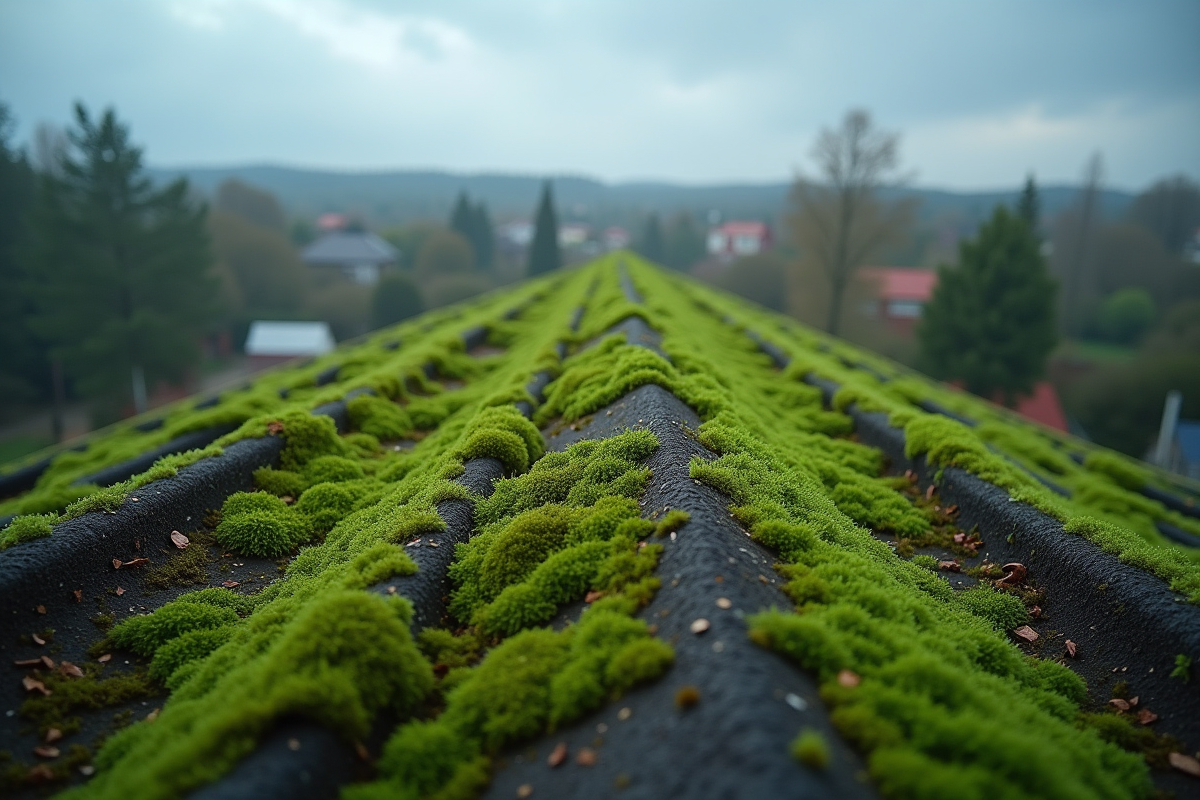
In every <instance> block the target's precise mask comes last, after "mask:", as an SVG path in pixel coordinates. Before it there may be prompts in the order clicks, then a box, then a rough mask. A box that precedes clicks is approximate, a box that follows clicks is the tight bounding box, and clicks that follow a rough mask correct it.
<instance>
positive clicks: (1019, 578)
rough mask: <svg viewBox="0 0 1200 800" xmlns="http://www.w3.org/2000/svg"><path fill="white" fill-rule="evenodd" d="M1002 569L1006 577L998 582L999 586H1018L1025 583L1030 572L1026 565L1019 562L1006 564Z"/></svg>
mask: <svg viewBox="0 0 1200 800" xmlns="http://www.w3.org/2000/svg"><path fill="white" fill-rule="evenodd" d="M1000 569H1002V570H1004V577H1003V578H1001V579H1000V580H998V581H996V585H997V586H1017V585H1019V584H1022V583H1024V582H1025V576H1026V575H1027V574H1028V572H1029V571H1028V570H1027V569H1025V565H1024V564H1021V563H1019V562H1017V561H1013V562H1011V563H1008V564H1005V565H1004V566H1003V567H1001V568H1000Z"/></svg>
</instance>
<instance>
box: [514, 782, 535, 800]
mask: <svg viewBox="0 0 1200 800" xmlns="http://www.w3.org/2000/svg"><path fill="white" fill-rule="evenodd" d="M532 796H533V784H532V783H522V784H521V785H520V786H518V787H517V797H518V798H519V800H525V798H527V797H532Z"/></svg>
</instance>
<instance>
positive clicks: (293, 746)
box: [288, 736, 300, 753]
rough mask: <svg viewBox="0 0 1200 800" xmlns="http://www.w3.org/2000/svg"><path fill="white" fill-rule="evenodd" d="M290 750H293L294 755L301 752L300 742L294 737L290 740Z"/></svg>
mask: <svg viewBox="0 0 1200 800" xmlns="http://www.w3.org/2000/svg"><path fill="white" fill-rule="evenodd" d="M288 750H291V751H292V752H293V753H295V752H298V751H299V750H300V740H299V739H297V738H296V737H294V736H293V737H292V738H290V739H288Z"/></svg>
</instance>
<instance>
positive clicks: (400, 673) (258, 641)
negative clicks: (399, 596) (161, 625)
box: [51, 591, 433, 798]
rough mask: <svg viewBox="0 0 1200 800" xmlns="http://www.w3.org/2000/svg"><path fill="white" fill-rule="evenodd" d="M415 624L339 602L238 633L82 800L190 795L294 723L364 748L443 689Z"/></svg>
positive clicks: (394, 607)
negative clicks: (373, 728) (375, 719)
mask: <svg viewBox="0 0 1200 800" xmlns="http://www.w3.org/2000/svg"><path fill="white" fill-rule="evenodd" d="M156 613H158V612H156ZM410 615H411V607H410V606H409V605H408V604H407V602H405V601H401V600H395V601H392V602H388V601H385V600H383V599H381V598H379V597H376V596H373V595H370V594H368V593H365V592H362V591H333V592H326V593H323V594H320V595H318V596H315V597H313V598H312V599H311V600H310V601H309V602H308V603H306V604H303V605H302V606H301V607H296V606H295V604H294V603H293V604H292V608H291V609H290V611H287V612H285V609H283V608H278V609H277V610H276V614H274V615H271V616H268V617H263V618H262V619H261V620H259V622H258V624H254V625H249V626H245V625H243V626H238V628H237V629H236V630H235V631H234V632H233V633H232V635H231V637H230V639H229V641H228V642H227V643H226V644H225V645H224V646H222V647H219V648H218V649H217V650H216V651H215V652H213V653H211V654H210V655H209V656H208V657H207V658H205V659H204V660H203V661H202V662H196V661H192V662H188V663H186V664H185V665H184V666H183V667H182V668H179V669H178V671H177V672H176V673H175V677H174V679H173V682H174V683H176V684H177V688H176V690H175V693H174V695H173V696H172V698H171V701H170V702H168V703H167V704H166V705H165V706H163V710H162V712H161V713H160V714H159V715H158V718H157V719H156V720H154V721H152V722H141V723H138V724H136V725H133V726H131V727H129V728H127V729H125V730H123V731H121V732H120V733H118V734H116V735H114V736H113V737H111V738H110V739H109V740H108V742H107V743H106V744H105V746H104V749H103V750H101V752H100V753H99V755H98V756H97V759H96V765H97V767H98V768H99V772H98V773H97V775H96V778H95V779H94V780H93V781H92V782H91V783H90V784H88V785H87V786H86V788H85V791H84V794H85V795H86V796H89V797H113V798H116V797H125V798H151V797H169V796H179V795H182V794H186V793H187V791H188V790H190V789H191V788H193V787H195V786H199V785H201V784H204V783H207V782H209V781H212V780H213V779H214V778H216V777H218V776H219V775H221V774H222V773H223V772H224V771H225V770H226V769H228V768H229V767H230V766H231V765H232V764H233V763H236V762H237V761H238V760H239V759H240V758H242V757H243V756H245V755H246V754H247V753H248V752H250V750H252V749H253V747H254V746H255V743H256V742H257V741H258V739H259V737H260V736H261V735H262V734H263V733H265V732H266V731H267V730H268V729H269V728H270V726H271V725H272V724H274V722H275V721H276V720H278V719H280V718H281V717H283V716H286V715H294V714H298V715H302V716H307V717H311V718H313V719H316V720H317V721H318V722H321V723H322V724H325V725H327V726H329V727H330V728H332V729H333V730H335V731H338V732H339V733H341V734H342V735H344V736H346V737H350V738H357V737H362V736H364V735H365V734H366V733H367V729H368V725H369V721H370V719H371V717H372V715H373V714H374V712H376V711H378V710H379V709H381V708H384V707H390V708H393V709H395V710H396V711H397V712H401V713H403V712H406V711H409V710H411V709H412V708H413V707H414V706H415V705H416V704H417V703H418V702H419V701H420V700H421V698H422V697H424V695H425V694H426V692H428V690H429V689H430V687H431V686H432V684H433V676H432V673H431V671H430V668H429V665H428V664H427V663H426V662H425V660H424V659H423V658H421V655H420V653H419V652H418V651H417V648H416V646H415V645H414V644H413V641H412V638H411V636H410V635H409V630H408V622H409V618H410ZM145 619H149V618H145ZM176 641H178V639H177V640H176ZM193 644H195V645H197V646H199V645H200V643H199V642H193ZM205 644H213V642H207V643H205ZM180 649H183V648H182V646H180ZM180 673H186V674H184V675H181V674H180ZM51 699H52V698H51ZM164 745H169V746H164Z"/></svg>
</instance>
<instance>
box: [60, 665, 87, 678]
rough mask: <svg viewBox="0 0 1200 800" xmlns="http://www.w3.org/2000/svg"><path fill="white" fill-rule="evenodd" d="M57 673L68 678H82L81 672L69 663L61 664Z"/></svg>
mask: <svg viewBox="0 0 1200 800" xmlns="http://www.w3.org/2000/svg"><path fill="white" fill-rule="evenodd" d="M58 671H59V672H61V673H62V674H63V675H66V676H67V677H68V678H82V677H83V670H81V669H80V668H79V667H77V666H75V665H74V664H72V663H71V662H70V661H64V662H62V665H61V666H60V667H59V668H58Z"/></svg>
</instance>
